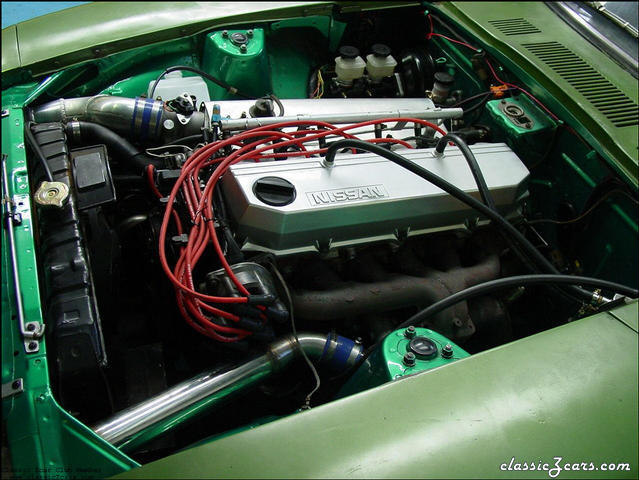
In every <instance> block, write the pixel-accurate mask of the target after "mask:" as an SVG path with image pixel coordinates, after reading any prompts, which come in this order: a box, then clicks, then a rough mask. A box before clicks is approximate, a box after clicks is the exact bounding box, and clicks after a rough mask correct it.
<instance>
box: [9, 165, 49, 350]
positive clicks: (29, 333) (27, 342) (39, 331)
mask: <svg viewBox="0 0 639 480" xmlns="http://www.w3.org/2000/svg"><path fill="white" fill-rule="evenodd" d="M2 180H3V182H2V186H3V192H2V198H3V204H4V206H5V207H6V226H7V232H8V237H9V239H8V240H9V253H10V256H11V269H12V273H13V284H14V290H15V302H16V314H17V317H18V325H19V327H20V334H21V335H22V338H23V340H24V349H25V351H26V352H27V353H36V352H38V351H40V342H39V341H38V340H37V339H39V338H41V337H42V335H44V323H42V324H41V323H40V322H28V323H25V315H24V306H23V305H22V293H21V292H20V275H19V270H18V257H17V254H16V243H15V235H14V232H13V228H14V217H13V213H14V212H13V208H15V204H14V202H13V200H12V199H11V197H10V196H9V174H8V173H7V156H6V155H2Z"/></svg>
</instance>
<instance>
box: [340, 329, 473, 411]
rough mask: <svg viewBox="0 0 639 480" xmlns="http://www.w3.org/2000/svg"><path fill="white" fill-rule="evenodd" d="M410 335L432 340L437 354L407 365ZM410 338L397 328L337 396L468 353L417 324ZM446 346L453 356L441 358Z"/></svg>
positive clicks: (453, 359) (382, 382)
mask: <svg viewBox="0 0 639 480" xmlns="http://www.w3.org/2000/svg"><path fill="white" fill-rule="evenodd" d="M409 335H410V334H409ZM413 337H426V338H428V339H430V340H432V341H433V342H435V344H436V345H437V350H438V351H437V355H436V356H435V357H434V358H431V359H421V358H419V357H417V358H416V360H415V365H414V366H407V365H406V364H405V363H404V362H403V358H404V354H405V353H407V352H409V351H410V349H409V345H410V341H411V338H413ZM413 337H409V336H407V334H406V330H405V329H401V330H396V331H394V332H392V333H391V334H389V335H388V336H387V337H386V338H385V339H384V341H383V342H382V345H381V346H380V347H379V348H378V349H377V350H376V351H375V352H373V354H371V356H370V357H369V358H368V359H367V360H366V361H365V362H364V363H363V364H362V365H361V366H360V367H359V369H358V370H357V371H356V372H355V373H354V374H353V376H352V377H351V378H350V379H348V381H347V382H346V383H345V384H344V386H343V387H342V389H341V390H340V392H339V394H338V398H342V397H346V396H348V395H352V394H354V393H359V392H361V391H363V390H367V389H369V388H375V387H378V386H380V385H383V384H384V383H386V382H390V381H392V380H398V379H400V378H402V377H404V376H406V375H415V374H417V373H420V372H425V371H428V370H432V369H434V368H438V367H443V366H445V365H448V364H450V363H452V362H454V361H456V360H459V359H461V358H466V357H468V356H469V355H470V354H469V353H468V352H466V351H465V350H464V349H463V348H461V347H460V346H459V345H457V344H455V343H454V342H452V341H451V340H449V339H448V338H446V337H444V336H443V335H441V334H439V333H437V332H434V331H433V330H430V329H428V328H423V327H416V328H415V333H414V334H413ZM446 345H450V346H451V347H452V348H453V356H452V357H451V358H444V357H443V356H442V354H441V352H442V349H443V348H444V346H446Z"/></svg>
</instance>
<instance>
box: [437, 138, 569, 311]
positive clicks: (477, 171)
mask: <svg viewBox="0 0 639 480" xmlns="http://www.w3.org/2000/svg"><path fill="white" fill-rule="evenodd" d="M449 141H451V142H453V143H454V144H455V145H457V146H458V147H459V149H460V150H461V152H462V153H463V154H464V158H466V162H467V163H468V166H469V168H470V171H471V172H472V174H473V178H474V179H475V184H476V185H477V189H478V190H479V193H480V195H481V198H482V200H483V201H484V204H486V206H487V207H489V208H490V209H491V210H493V211H495V212H497V207H496V206H495V202H494V200H493V198H492V195H491V193H490V190H489V189H488V185H487V183H486V179H485V178H484V174H483V173H482V171H481V168H480V167H479V164H478V163H477V159H476V158H475V155H474V154H473V152H472V151H471V149H470V148H469V147H468V144H467V143H466V142H465V141H464V139H463V138H461V137H459V136H458V135H456V134H454V133H449V134H447V135H445V136H444V137H441V138H440V139H439V141H438V143H437V145H436V147H435V151H437V152H439V153H444V149H445V148H446V146H447V145H448V142H449ZM499 233H500V234H501V236H502V237H503V238H504V240H505V241H506V243H508V245H510V247H511V248H512V249H513V251H514V252H515V254H516V255H517V257H518V258H519V260H520V261H521V262H522V263H523V264H524V266H526V267H527V268H528V269H530V270H531V271H533V272H534V273H538V272H539V269H538V268H536V266H535V264H534V263H531V262H530V261H529V259H528V258H527V257H526V255H525V254H524V253H523V252H522V251H521V250H520V248H519V247H518V246H517V242H516V241H514V240H513V239H512V237H511V236H510V235H508V234H507V233H506V232H505V231H503V230H499ZM549 273H559V272H558V271H557V270H554V271H550V272H549ZM560 293H562V294H565V295H566V297H567V298H569V299H570V300H573V301H574V300H575V298H573V297H572V296H571V295H570V294H568V293H565V292H563V291H562V290H560Z"/></svg>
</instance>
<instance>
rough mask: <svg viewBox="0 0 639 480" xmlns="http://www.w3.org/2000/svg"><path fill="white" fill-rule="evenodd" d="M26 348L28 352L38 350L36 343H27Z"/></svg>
mask: <svg viewBox="0 0 639 480" xmlns="http://www.w3.org/2000/svg"><path fill="white" fill-rule="evenodd" d="M27 347H28V348H29V350H35V349H36V348H38V344H37V343H36V342H29V344H28V345H27Z"/></svg>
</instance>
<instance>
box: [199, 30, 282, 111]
mask: <svg viewBox="0 0 639 480" xmlns="http://www.w3.org/2000/svg"><path fill="white" fill-rule="evenodd" d="M251 31H252V32H253V34H252V36H249V34H248V33H247V32H248V30H224V31H220V30H218V31H216V32H213V33H211V34H210V35H207V37H206V39H205V40H204V55H203V58H202V69H203V70H204V71H205V72H208V73H210V74H212V75H214V76H216V77H217V78H219V79H220V80H223V81H224V82H226V83H228V84H229V85H231V86H233V87H235V88H237V89H238V90H239V91H240V92H242V93H244V94H245V95H250V96H253V97H261V96H264V95H266V94H267V93H270V92H271V91H272V89H273V88H272V86H271V82H270V75H269V70H270V68H269V64H268V56H267V54H266V51H265V48H264V29H262V28H254V29H251ZM225 32H226V33H225ZM233 34H243V35H246V36H247V38H248V42H247V43H246V45H245V47H246V51H242V50H241V49H240V46H239V45H235V44H234V43H233V42H232V41H231V40H230V38H231V37H232V36H233ZM205 81H206V83H207V84H208V86H209V94H210V95H211V98H215V99H216V100H225V99H233V98H237V96H235V95H233V94H231V93H229V92H228V91H227V90H226V89H224V88H222V87H220V86H219V85H216V84H215V83H213V82H211V81H209V80H205Z"/></svg>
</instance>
